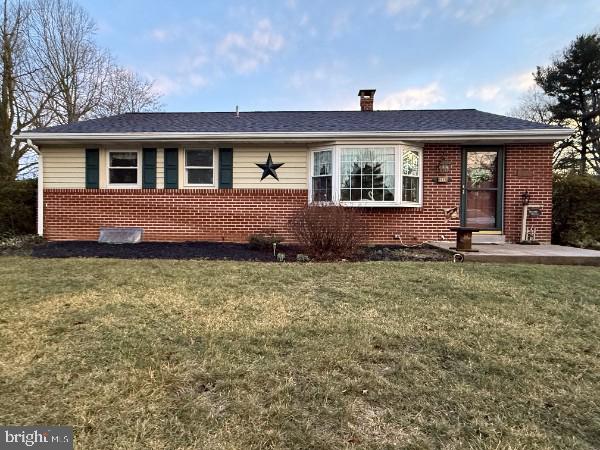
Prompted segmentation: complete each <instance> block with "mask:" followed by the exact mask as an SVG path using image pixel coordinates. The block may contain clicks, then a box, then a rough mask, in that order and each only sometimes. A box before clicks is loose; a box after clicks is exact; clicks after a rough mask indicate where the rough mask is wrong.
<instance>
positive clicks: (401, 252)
mask: <svg viewBox="0 0 600 450" xmlns="http://www.w3.org/2000/svg"><path fill="white" fill-rule="evenodd" d="M277 251H278V253H280V252H281V253H285V256H286V258H285V259H286V261H295V260H296V255H297V254H298V253H299V252H300V249H299V248H297V247H293V246H288V245H281V246H280V247H279V248H278V249H277ZM31 255H32V256H34V257H36V258H74V257H85V258H118V259H207V260H231V261H267V262H268V261H276V260H277V259H276V258H275V257H274V256H273V253H272V252H267V251H264V250H254V249H252V248H250V246H249V245H248V244H234V243H222V242H181V243H175V242H142V243H139V244H119V245H115V244H99V243H97V242H88V241H69V242H45V243H43V244H39V245H36V246H34V247H33V248H32V249H31ZM355 260H356V261H449V260H451V255H450V254H448V253H446V252H443V251H440V250H437V249H434V248H431V247H428V246H425V245H424V246H418V247H399V246H373V247H368V248H365V250H364V252H363V253H362V255H360V256H359V257H357V258H356V259H355Z"/></svg>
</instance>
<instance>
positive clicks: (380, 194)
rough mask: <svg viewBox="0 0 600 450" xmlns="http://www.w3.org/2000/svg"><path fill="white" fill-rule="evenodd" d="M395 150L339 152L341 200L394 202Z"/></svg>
mask: <svg viewBox="0 0 600 450" xmlns="http://www.w3.org/2000/svg"><path fill="white" fill-rule="evenodd" d="M395 158H396V150H395V148H394V147H370V148H347V149H342V152H341V170H340V189H341V190H340V200H341V201H343V202H344V201H351V202H356V201H367V202H393V201H394V199H395V183H396V164H395Z"/></svg>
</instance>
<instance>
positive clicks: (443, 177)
mask: <svg viewBox="0 0 600 450" xmlns="http://www.w3.org/2000/svg"><path fill="white" fill-rule="evenodd" d="M451 168H452V163H451V162H450V161H448V160H447V159H446V158H442V159H441V160H440V162H439V163H438V167H437V169H438V174H439V175H438V176H437V177H434V178H433V182H434V183H449V182H450V181H452V178H451V177H449V176H448V173H450V169H451Z"/></svg>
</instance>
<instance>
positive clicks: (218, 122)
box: [33, 109, 560, 133]
mask: <svg viewBox="0 0 600 450" xmlns="http://www.w3.org/2000/svg"><path fill="white" fill-rule="evenodd" d="M535 129H537V130H539V129H560V127H555V126H550V125H545V124H540V123H535V122H529V121H526V120H521V119H515V118H513V117H506V116H501V115H498V114H491V113H487V112H483V111H478V110H476V109H439V110H395V111H369V112H367V111H256V112H241V113H240V115H239V117H236V115H235V113H234V112H160V113H127V114H120V115H117V116H111V117H104V118H101V119H93V120H85V121H82V122H77V123H72V124H67V125H58V126H54V127H49V128H40V129H37V130H33V131H34V132H36V133H135V132H139V133H147V132H148V133H149V132H159V133H161V132H164V133H167V132H174V133H176V132H180V133H285V132H290V133H301V132H313V133H318V132H377V131H469V130H495V131H510V130H535Z"/></svg>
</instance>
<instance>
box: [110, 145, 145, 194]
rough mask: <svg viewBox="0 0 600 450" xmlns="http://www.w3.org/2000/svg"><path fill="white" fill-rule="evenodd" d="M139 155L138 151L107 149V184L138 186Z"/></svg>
mask: <svg viewBox="0 0 600 450" xmlns="http://www.w3.org/2000/svg"><path fill="white" fill-rule="evenodd" d="M139 156H140V155H139V152H138V151H109V152H108V184H109V186H110V185H112V186H138V185H139V184H140V174H139V172H140V157H139Z"/></svg>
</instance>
